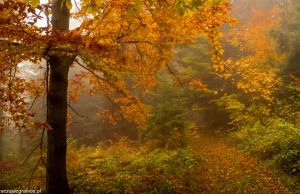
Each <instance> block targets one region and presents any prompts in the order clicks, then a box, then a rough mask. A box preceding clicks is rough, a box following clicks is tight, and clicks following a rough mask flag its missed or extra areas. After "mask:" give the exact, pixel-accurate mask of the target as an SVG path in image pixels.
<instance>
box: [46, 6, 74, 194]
mask: <svg viewBox="0 0 300 194" xmlns="http://www.w3.org/2000/svg"><path fill="white" fill-rule="evenodd" d="M62 5H63V6H62ZM69 19H70V11H69V10H68V9H67V7H66V6H65V1H64V0H53V1H52V26H53V28H54V29H57V30H59V31H66V30H68V29H69ZM73 61H74V57H70V56H66V55H65V56H63V55H50V56H49V59H48V64H49V65H50V81H49V91H48V96H47V98H48V99H47V100H48V114H47V120H48V123H49V125H50V126H51V127H52V129H51V130H48V132H47V146H48V149H47V176H46V179H47V184H46V190H47V191H46V192H47V194H58V193H59V194H68V193H70V189H69V185H68V179H67V169H66V152H67V135H66V134H67V132H66V124H67V89H68V72H69V67H70V65H71V64H72V63H73Z"/></svg>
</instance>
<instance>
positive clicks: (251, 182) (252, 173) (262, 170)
mask: <svg viewBox="0 0 300 194" xmlns="http://www.w3.org/2000/svg"><path fill="white" fill-rule="evenodd" d="M194 148H195V149H197V150H196V152H197V154H199V156H200V157H201V159H202V162H201V168H203V173H204V180H203V188H204V190H203V193H280V194H282V193H284V194H285V193H299V194H300V190H297V189H295V185H296V183H295V182H294V181H293V180H292V179H291V178H290V177H288V176H287V175H284V174H283V173H280V172H278V171H277V170H274V169H270V167H267V165H266V164H263V162H259V160H258V159H257V158H255V157H251V156H247V155H245V154H244V153H243V152H242V151H241V150H238V149H236V148H234V147H232V146H230V145H228V144H226V143H225V142H224V141H222V140H221V139H220V138H218V137H216V136H215V135H213V134H209V133H207V132H204V133H202V134H201V136H200V139H199V142H197V145H196V146H195V147H194ZM298 186H299V185H298Z"/></svg>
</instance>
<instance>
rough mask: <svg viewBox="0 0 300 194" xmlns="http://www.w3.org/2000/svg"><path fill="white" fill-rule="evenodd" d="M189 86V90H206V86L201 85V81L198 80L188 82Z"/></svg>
mask: <svg viewBox="0 0 300 194" xmlns="http://www.w3.org/2000/svg"><path fill="white" fill-rule="evenodd" d="M189 84H190V87H189V89H190V90H195V89H196V88H200V89H202V90H205V89H206V88H207V84H204V83H202V82H201V80H199V79H195V80H192V81H190V82H189Z"/></svg>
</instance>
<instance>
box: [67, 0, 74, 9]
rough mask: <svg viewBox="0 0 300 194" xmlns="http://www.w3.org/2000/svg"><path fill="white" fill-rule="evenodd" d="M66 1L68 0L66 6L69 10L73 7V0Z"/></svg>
mask: <svg viewBox="0 0 300 194" xmlns="http://www.w3.org/2000/svg"><path fill="white" fill-rule="evenodd" d="M65 2H66V7H67V8H68V9H69V10H71V9H72V7H73V5H72V2H71V0H65Z"/></svg>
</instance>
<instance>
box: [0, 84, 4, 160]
mask: <svg viewBox="0 0 300 194" xmlns="http://www.w3.org/2000/svg"><path fill="white" fill-rule="evenodd" d="M0 89H2V84H1V83H0ZM1 107H2V102H0V124H2V120H1V119H2V117H3V109H1ZM3 133H4V130H3V131H0V162H2V161H3V147H2V135H3Z"/></svg>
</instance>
